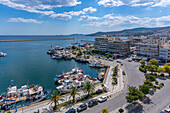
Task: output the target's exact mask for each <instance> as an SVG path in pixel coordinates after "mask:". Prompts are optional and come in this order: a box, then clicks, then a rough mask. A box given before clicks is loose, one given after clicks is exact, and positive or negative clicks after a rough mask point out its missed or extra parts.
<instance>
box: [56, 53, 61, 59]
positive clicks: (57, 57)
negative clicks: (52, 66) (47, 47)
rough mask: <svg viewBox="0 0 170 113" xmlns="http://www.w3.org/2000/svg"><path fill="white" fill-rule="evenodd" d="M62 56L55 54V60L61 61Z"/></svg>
mask: <svg viewBox="0 0 170 113" xmlns="http://www.w3.org/2000/svg"><path fill="white" fill-rule="evenodd" d="M62 57H63V56H62V54H55V59H62Z"/></svg>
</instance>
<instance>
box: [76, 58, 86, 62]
mask: <svg viewBox="0 0 170 113" xmlns="http://www.w3.org/2000/svg"><path fill="white" fill-rule="evenodd" d="M75 61H78V62H83V63H86V62H87V61H86V59H84V58H76V59H75Z"/></svg>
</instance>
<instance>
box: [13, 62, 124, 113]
mask: <svg viewBox="0 0 170 113" xmlns="http://www.w3.org/2000/svg"><path fill="white" fill-rule="evenodd" d="M108 64H109V65H110V66H109V67H108V69H107V71H106V73H105V76H104V80H103V82H102V83H100V84H97V85H95V91H97V90H99V89H103V87H102V86H101V84H104V86H105V87H106V89H107V92H105V93H104V94H100V95H98V96H95V97H93V98H90V99H86V100H84V101H82V102H78V103H76V104H74V105H73V104H68V105H66V106H63V107H61V108H60V109H59V110H57V111H53V109H52V106H54V104H52V105H50V104H48V103H49V102H50V100H46V101H44V102H40V103H36V104H33V105H31V106H26V107H24V108H20V109H18V110H17V113H22V112H29V113H31V112H37V111H39V112H41V113H46V112H56V113H65V112H66V111H68V110H69V109H71V108H74V109H77V108H78V106H79V105H81V104H82V103H88V101H90V100H92V99H98V98H100V97H102V96H106V97H107V98H108V99H109V98H111V97H113V96H116V95H118V94H119V92H120V91H121V90H123V88H124V84H125V83H126V82H125V81H126V76H123V74H122V70H123V69H122V68H121V65H118V66H119V71H118V75H117V76H118V77H117V81H118V82H117V84H116V85H113V84H112V81H113V80H112V79H111V78H112V76H113V68H114V67H116V66H117V63H116V62H108ZM78 93H79V95H76V100H78V99H79V98H81V97H83V96H85V94H84V92H83V91H82V90H80V91H79V92H78ZM63 96H64V97H63V98H64V101H59V104H62V103H64V102H66V101H70V99H71V98H70V94H65V95H63ZM12 112H13V111H12Z"/></svg>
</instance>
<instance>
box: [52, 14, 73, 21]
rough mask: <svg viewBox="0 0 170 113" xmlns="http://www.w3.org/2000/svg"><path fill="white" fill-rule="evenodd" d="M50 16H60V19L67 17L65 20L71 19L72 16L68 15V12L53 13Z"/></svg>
mask: <svg viewBox="0 0 170 113" xmlns="http://www.w3.org/2000/svg"><path fill="white" fill-rule="evenodd" d="M50 17H52V18H58V19H65V20H68V19H71V18H72V16H70V15H68V14H62V13H59V14H52V15H51V16H50Z"/></svg>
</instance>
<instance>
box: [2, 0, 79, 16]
mask: <svg viewBox="0 0 170 113" xmlns="http://www.w3.org/2000/svg"><path fill="white" fill-rule="evenodd" d="M0 4H3V5H6V6H8V7H11V8H14V9H18V10H24V11H28V12H34V13H41V14H44V15H50V14H53V13H54V12H53V11H51V9H52V8H55V7H62V6H76V5H77V4H81V2H79V1H78V0H0ZM47 10H48V11H47Z"/></svg>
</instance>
